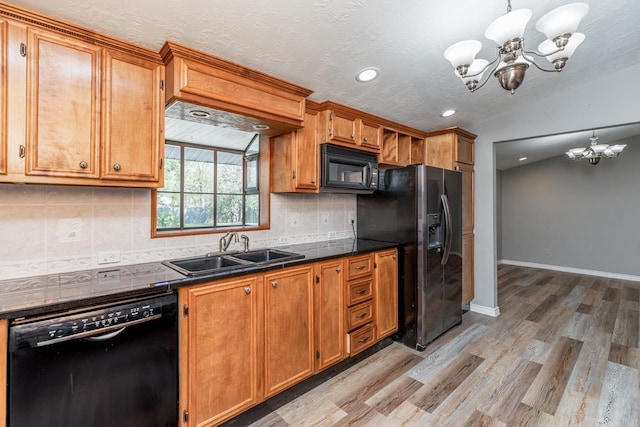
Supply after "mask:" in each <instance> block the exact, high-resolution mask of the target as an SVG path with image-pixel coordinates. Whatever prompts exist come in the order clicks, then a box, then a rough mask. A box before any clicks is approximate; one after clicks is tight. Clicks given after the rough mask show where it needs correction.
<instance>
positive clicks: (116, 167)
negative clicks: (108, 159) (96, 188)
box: [113, 163, 120, 172]
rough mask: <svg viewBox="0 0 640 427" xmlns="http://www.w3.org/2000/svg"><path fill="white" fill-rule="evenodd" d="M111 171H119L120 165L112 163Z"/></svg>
mask: <svg viewBox="0 0 640 427" xmlns="http://www.w3.org/2000/svg"><path fill="white" fill-rule="evenodd" d="M113 170H114V171H116V172H117V171H119V170H120V163H114V164H113Z"/></svg>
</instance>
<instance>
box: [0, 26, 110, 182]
mask: <svg viewBox="0 0 640 427" xmlns="http://www.w3.org/2000/svg"><path fill="white" fill-rule="evenodd" d="M26 46H27V47H26V57H27V126H26V129H27V144H26V171H25V173H26V174H27V175H43V176H58V177H83V176H84V177H89V178H97V177H99V175H100V163H99V160H98V159H99V154H100V149H99V144H100V66H101V63H100V61H101V48H100V47H99V46H95V45H93V44H91V43H85V42H83V41H79V40H76V39H73V38H71V37H65V36H62V35H58V34H55V33H51V32H48V31H42V30H39V29H34V28H27V39H26ZM9 72H11V70H9Z"/></svg>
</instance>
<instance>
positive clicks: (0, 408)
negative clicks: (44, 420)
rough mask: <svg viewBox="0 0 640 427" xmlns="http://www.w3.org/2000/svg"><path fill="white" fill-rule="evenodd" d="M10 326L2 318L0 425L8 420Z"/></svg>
mask: <svg viewBox="0 0 640 427" xmlns="http://www.w3.org/2000/svg"><path fill="white" fill-rule="evenodd" d="M8 328H9V322H8V321H7V319H0V427H5V425H6V420H7V388H8V387H7V385H8V381H7V372H8V366H7V353H8V349H7V348H8V339H9V329H8Z"/></svg>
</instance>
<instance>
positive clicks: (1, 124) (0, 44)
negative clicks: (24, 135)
mask: <svg viewBox="0 0 640 427" xmlns="http://www.w3.org/2000/svg"><path fill="white" fill-rule="evenodd" d="M7 36H8V34H7V21H4V20H2V19H0V175H6V174H7V149H8V148H7V147H8V143H7V102H6V100H7Z"/></svg>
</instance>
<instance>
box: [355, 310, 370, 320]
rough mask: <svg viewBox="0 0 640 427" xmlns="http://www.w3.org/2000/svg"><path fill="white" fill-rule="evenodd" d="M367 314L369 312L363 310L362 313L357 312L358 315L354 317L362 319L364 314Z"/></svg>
mask: <svg viewBox="0 0 640 427" xmlns="http://www.w3.org/2000/svg"><path fill="white" fill-rule="evenodd" d="M367 314H369V313H367V312H366V311H365V312H364V313H360V314H358V315H357V316H356V319H363V318H365V317H366V315H367Z"/></svg>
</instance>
